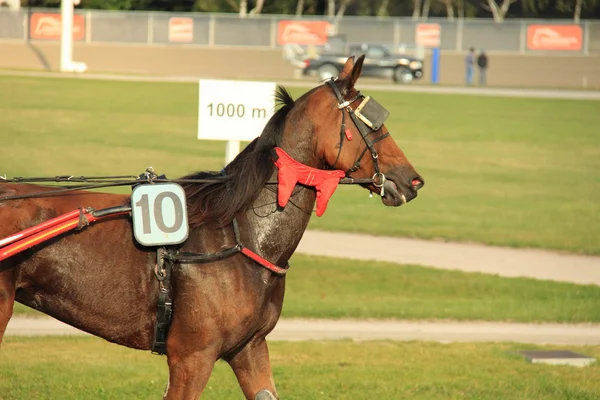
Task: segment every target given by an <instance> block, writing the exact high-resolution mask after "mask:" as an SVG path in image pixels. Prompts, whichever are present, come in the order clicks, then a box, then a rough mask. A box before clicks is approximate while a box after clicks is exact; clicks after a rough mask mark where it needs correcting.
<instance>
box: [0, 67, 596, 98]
mask: <svg viewBox="0 0 600 400" xmlns="http://www.w3.org/2000/svg"><path fill="white" fill-rule="evenodd" d="M2 75H4V76H32V77H46V78H81V79H102V80H113V81H139V82H198V80H199V79H201V77H197V76H149V75H117V74H100V73H89V72H86V73H84V74H76V73H58V72H35V71H13V70H0V76H2ZM204 78H208V77H204ZM368 81H369V80H363V81H361V83H360V88H361V90H363V91H364V90H380V91H391V92H416V93H436V94H463V95H476V96H497V97H498V96H500V97H528V98H546V99H571V100H600V91H593V90H550V89H511V88H494V87H487V88H479V87H470V88H467V87H459V86H456V87H453V86H426V85H389V84H385V83H366V82H368ZM277 83H278V84H280V85H283V86H286V87H312V86H315V85H316V83H317V82H315V80H314V79H311V80H307V79H299V80H289V81H287V80H286V81H278V82H277Z"/></svg>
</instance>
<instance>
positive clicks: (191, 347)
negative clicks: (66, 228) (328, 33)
mask: <svg viewBox="0 0 600 400" xmlns="http://www.w3.org/2000/svg"><path fill="white" fill-rule="evenodd" d="M363 61H364V55H362V56H360V57H358V58H357V59H356V60H355V58H354V57H350V58H348V59H347V61H346V63H345V66H344V68H343V70H342V71H341V72H340V74H339V76H338V77H337V78H335V79H331V80H329V81H327V82H324V83H321V84H320V85H318V86H317V87H315V88H313V89H312V90H310V91H308V92H307V93H305V94H304V95H302V96H301V97H299V98H298V99H296V100H293V99H292V97H291V96H290V95H289V93H288V92H287V91H286V90H285V89H283V88H281V87H278V89H277V93H276V95H275V96H276V100H277V101H278V105H279V108H278V110H277V111H275V113H274V114H273V116H272V117H271V118H270V120H269V121H268V123H267V124H266V126H265V128H264V130H263V132H262V134H261V135H260V136H259V137H258V138H256V139H255V140H254V141H252V142H250V143H249V144H248V146H247V147H246V148H245V149H244V150H243V151H242V152H240V154H238V156H237V157H236V158H235V159H234V160H233V161H232V162H231V163H229V164H228V165H226V167H225V168H224V170H223V171H219V172H200V173H194V174H190V175H187V176H186V177H184V178H183V179H182V182H183V183H182V185H181V187H182V188H183V189H184V190H185V198H186V207H187V212H188V217H189V219H188V226H189V235H188V236H187V238H186V239H185V241H183V242H182V243H181V244H179V245H177V246H171V248H168V249H162V251H163V253H162V256H157V254H159V253H160V251H157V249H156V248H152V247H146V246H143V245H141V244H140V243H138V242H136V240H135V239H134V237H133V233H132V230H133V228H132V221H131V215H130V214H128V213H126V212H121V213H116V214H114V215H111V216H109V218H105V219H104V220H102V221H99V222H97V223H96V224H95V225H94V226H90V227H87V228H85V229H79V230H78V231H76V232H75V231H74V232H70V233H63V234H60V235H57V236H55V237H53V238H51V239H49V240H47V241H44V242H42V243H39V244H37V245H35V246H33V247H31V248H29V249H27V250H25V251H22V252H20V253H18V254H15V255H13V256H11V257H9V258H6V259H4V260H3V261H1V262H0V343H1V340H2V337H3V335H4V332H5V330H6V326H7V324H8V322H9V320H10V318H11V316H12V313H13V304H14V301H15V300H16V301H18V302H20V303H22V304H25V305H27V306H29V307H31V308H33V309H36V310H39V311H41V312H43V313H45V314H47V315H49V316H52V317H54V318H56V319H58V320H60V321H63V322H65V323H67V324H69V325H71V326H74V327H76V328H78V329H80V330H83V331H85V332H88V333H90V334H92V335H95V336H98V337H100V338H103V339H105V340H107V341H108V342H111V343H116V344H119V345H123V346H127V347H129V348H133V349H140V350H156V349H159V350H156V352H157V353H158V354H166V358H167V364H168V370H169V377H168V381H167V384H166V388H165V391H164V393H163V398H164V399H177V400H187V399H196V398H199V397H200V396H201V394H202V391H203V389H204V387H205V385H206V383H207V381H208V379H209V377H210V375H211V372H212V369H213V366H214V364H215V362H216V361H217V360H219V359H222V360H225V361H226V362H227V363H228V364H229V365H230V366H231V368H232V370H233V372H234V373H235V375H236V377H237V380H238V383H239V385H240V387H241V390H242V392H243V394H244V396H245V398H246V399H258V400H269V399H278V398H279V396H278V394H277V390H276V389H275V383H274V380H273V376H272V372H271V365H270V361H269V354H268V348H267V341H266V336H267V335H268V334H269V333H270V332H271V331H272V330H273V329H274V327H275V325H276V323H277V321H278V319H279V316H280V313H281V310H282V305H283V298H284V288H285V272H286V270H287V267H288V260H289V259H290V258H291V256H292V255H293V254H294V251H295V250H296V247H297V246H298V244H299V242H300V240H301V238H302V235H303V233H304V231H305V229H306V227H307V225H308V222H309V219H310V217H311V215H312V212H313V208H314V206H315V204H316V214H317V216H321V215H322V214H323V212H324V211H325V208H326V206H327V201H328V199H329V197H330V196H331V195H332V194H333V192H334V190H335V188H336V186H337V184H338V183H339V182H340V179H350V180H355V182H359V183H360V185H361V186H362V187H364V188H365V189H367V190H369V191H371V192H372V193H376V194H378V195H380V196H381V199H382V202H383V204H384V205H386V206H396V207H397V206H401V205H403V204H405V203H406V202H409V201H411V200H413V199H414V198H415V197H416V196H417V190H418V189H420V188H421V187H422V186H423V184H424V180H423V178H422V177H421V176H420V175H419V174H418V173H417V172H416V171H415V169H414V168H413V166H412V165H411V163H410V162H409V161H408V160H407V158H406V156H405V154H404V153H403V151H402V150H401V149H400V148H399V147H398V146H397V144H396V143H395V141H394V140H393V139H392V138H391V137H390V136H389V131H388V130H387V128H386V126H385V124H384V123H383V122H384V120H385V118H387V115H388V112H387V110H385V108H383V107H382V106H380V105H379V104H378V103H377V102H376V101H374V100H373V99H371V98H370V97H368V96H363V95H362V94H361V93H360V91H358V90H357V89H356V88H355V83H356V81H357V79H358V78H359V76H360V74H361V70H362V65H363ZM365 154H367V155H370V156H371V157H363V156H365ZM185 178H187V179H188V180H190V181H186V179H185ZM204 178H214V180H213V181H209V182H206V183H203V184H199V183H194V182H192V181H193V180H194V179H204ZM361 179H362V181H361ZM273 181H275V182H276V183H277V186H274V185H273V184H272V183H273ZM361 182H362V183H361ZM55 190H56V187H52V186H46V185H41V184H31V183H12V182H5V183H1V184H0V222H1V223H0V238H2V237H5V236H7V235H14V233H15V232H18V231H20V230H24V229H30V228H31V227H34V226H38V225H39V224H40V223H43V222H44V221H48V220H49V219H53V218H57V217H58V216H61V215H64V214H65V213H67V212H69V211H71V210H73V209H82V208H83V207H92V208H93V209H103V208H108V209H110V208H111V207H113V208H114V207H117V208H118V207H119V206H121V207H124V208H122V209H123V210H127V207H126V206H127V205H130V204H131V202H132V201H131V199H130V195H122V194H109V193H99V192H94V191H90V190H81V189H78V190H74V191H71V192H68V193H63V194H60V195H57V196H53V195H51V194H52V193H50V192H52V191H55ZM48 194H50V195H48ZM79 217H80V220H81V221H83V220H82V219H81V218H82V217H85V215H83V214H81V215H80V216H79ZM79 228H82V227H81V226H80V227H79ZM0 242H1V240H0ZM224 249H226V250H224ZM207 256H208V257H209V258H210V259H202V257H207ZM161 263H165V264H169V265H170V267H169V268H170V270H169V271H170V272H169V275H168V277H167V278H168V279H165V272H164V271H166V269H162V268H163V267H160V268H158V265H159V264H161ZM167 281H168V282H167ZM165 293H167V294H168V297H169V300H170V301H168V302H166V301H165V299H164V297H165V296H164V294H165ZM161 296H162V300H161ZM161 307H162V308H161ZM169 307H170V308H169ZM168 308H169V309H168ZM167 309H168V310H167ZM167 311H168V314H169V315H168V316H167V317H165V314H167ZM161 333H162V334H164V336H163V337H162V339H164V342H160V340H159V339H160V338H158V339H157V337H158V336H160V334H161ZM167 333H168V335H167ZM157 341H158V343H159V344H161V343H162V345H163V346H164V347H162V349H161V348H160V347H159V346H157Z"/></svg>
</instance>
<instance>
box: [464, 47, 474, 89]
mask: <svg viewBox="0 0 600 400" xmlns="http://www.w3.org/2000/svg"><path fill="white" fill-rule="evenodd" d="M465 64H466V67H467V70H466V76H465V80H466V83H467V85H471V84H472V83H473V65H474V64H475V49H474V48H473V47H471V48H470V49H469V53H468V54H467V57H465Z"/></svg>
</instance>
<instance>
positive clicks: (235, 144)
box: [225, 140, 240, 165]
mask: <svg viewBox="0 0 600 400" xmlns="http://www.w3.org/2000/svg"><path fill="white" fill-rule="evenodd" d="M239 152H240V141H239V140H229V141H227V147H225V165H227V164H229V163H230V162H232V161H233V159H234V158H235V157H236V156H237V155H238V154H239Z"/></svg>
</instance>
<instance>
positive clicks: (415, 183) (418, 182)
mask: <svg viewBox="0 0 600 400" xmlns="http://www.w3.org/2000/svg"><path fill="white" fill-rule="evenodd" d="M411 184H412V187H413V190H419V189H421V188H422V187H423V185H424V184H425V182H423V179H422V178H420V177H419V178H413V180H412V181H411Z"/></svg>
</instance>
